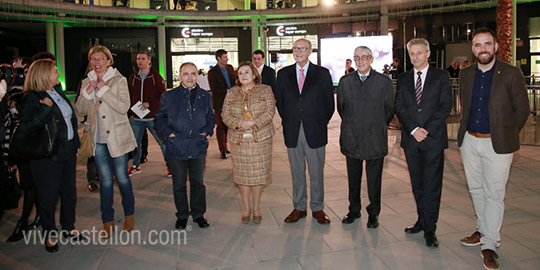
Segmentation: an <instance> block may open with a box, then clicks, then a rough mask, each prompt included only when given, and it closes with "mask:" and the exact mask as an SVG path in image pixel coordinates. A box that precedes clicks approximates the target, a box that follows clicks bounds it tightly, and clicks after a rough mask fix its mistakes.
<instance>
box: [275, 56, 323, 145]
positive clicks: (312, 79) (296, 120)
mask: <svg viewBox="0 0 540 270" xmlns="http://www.w3.org/2000/svg"><path fill="white" fill-rule="evenodd" d="M274 95H275V97H276V106H277V108H278V112H279V115H280V116H281V124H282V127H283V137H284V138H285V145H286V146H287V147H288V148H295V147H296V145H297V143H298V134H299V131H300V124H302V126H303V127H304V133H305V135H306V139H307V143H308V145H309V147H310V148H319V147H322V146H325V145H326V144H327V143H328V122H329V121H330V118H332V115H333V114H334V85H333V83H332V77H331V76H330V72H329V71H328V69H326V68H324V67H321V66H317V65H315V64H313V63H311V62H310V63H309V68H308V70H307V75H306V80H305V82H304V87H303V88H302V94H300V91H299V90H298V80H297V78H296V63H295V64H292V65H290V66H287V67H284V68H282V69H281V70H279V71H278V75H277V80H276V88H275V89H274Z"/></svg>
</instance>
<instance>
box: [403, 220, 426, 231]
mask: <svg viewBox="0 0 540 270" xmlns="http://www.w3.org/2000/svg"><path fill="white" fill-rule="evenodd" d="M423 230H424V228H422V225H420V223H419V222H418V221H417V222H416V223H414V225H410V226H409V227H407V228H405V232H406V233H419V232H421V231H423Z"/></svg>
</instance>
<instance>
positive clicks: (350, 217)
mask: <svg viewBox="0 0 540 270" xmlns="http://www.w3.org/2000/svg"><path fill="white" fill-rule="evenodd" d="M360 216H361V214H360V213H356V214H353V213H351V212H349V213H347V215H345V216H344V217H343V219H342V220H341V223H343V224H351V223H353V222H354V220H355V219H357V218H360Z"/></svg>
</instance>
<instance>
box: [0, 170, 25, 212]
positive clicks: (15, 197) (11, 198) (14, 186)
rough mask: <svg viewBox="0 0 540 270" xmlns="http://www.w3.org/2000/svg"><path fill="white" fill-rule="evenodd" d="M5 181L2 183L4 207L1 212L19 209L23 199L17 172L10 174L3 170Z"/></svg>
mask: <svg viewBox="0 0 540 270" xmlns="http://www.w3.org/2000/svg"><path fill="white" fill-rule="evenodd" d="M3 174H5V176H6V177H5V179H4V180H3V183H2V192H3V193H4V194H3V196H2V197H3V198H2V201H3V205H2V207H1V208H3V209H0V210H10V209H15V208H17V207H19V199H20V198H21V195H22V194H21V188H20V186H19V183H18V182H17V170H13V171H11V172H9V171H8V170H7V169H5V168H4V169H3Z"/></svg>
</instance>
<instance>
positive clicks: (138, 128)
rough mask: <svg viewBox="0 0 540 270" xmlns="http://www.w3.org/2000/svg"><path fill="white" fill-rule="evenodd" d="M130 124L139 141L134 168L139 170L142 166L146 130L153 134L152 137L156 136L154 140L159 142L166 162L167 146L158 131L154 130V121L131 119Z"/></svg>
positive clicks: (134, 158)
mask: <svg viewBox="0 0 540 270" xmlns="http://www.w3.org/2000/svg"><path fill="white" fill-rule="evenodd" d="M129 124H130V125H131V128H132V129H133V134H134V135H135V140H136V141H137V149H135V156H134V157H133V166H136V167H137V168H138V167H139V166H141V146H142V137H143V134H144V130H145V129H148V130H150V133H152V136H154V139H156V141H157V142H158V144H159V147H161V153H162V154H163V159H164V160H165V144H163V142H162V141H161V139H160V138H159V136H158V134H157V132H156V130H155V129H154V119H135V118H130V119H129Z"/></svg>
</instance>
